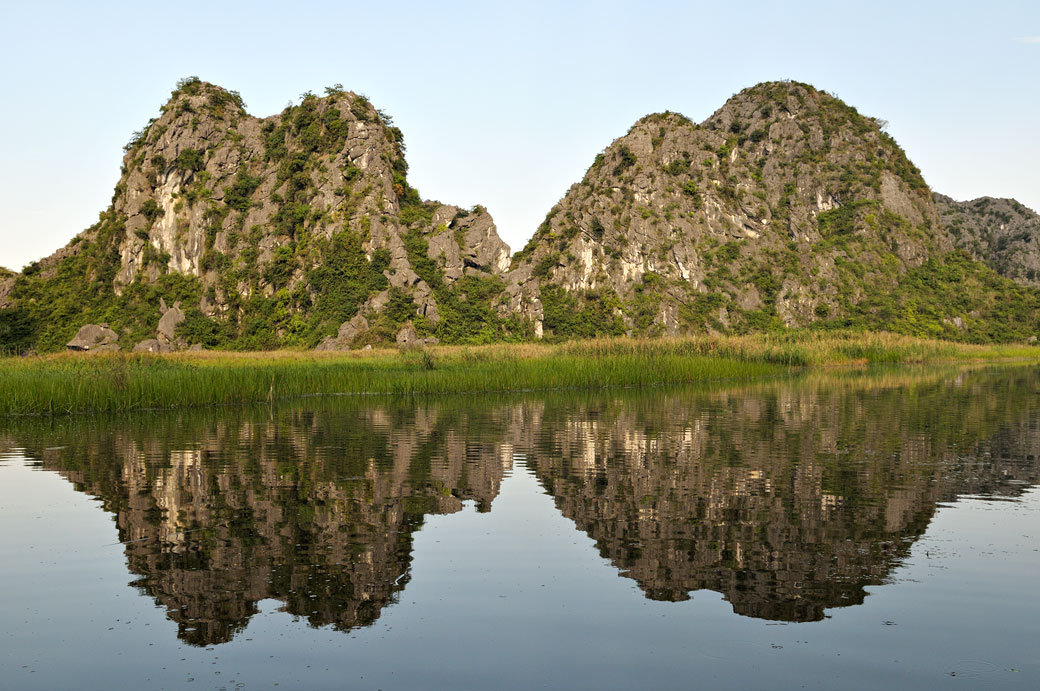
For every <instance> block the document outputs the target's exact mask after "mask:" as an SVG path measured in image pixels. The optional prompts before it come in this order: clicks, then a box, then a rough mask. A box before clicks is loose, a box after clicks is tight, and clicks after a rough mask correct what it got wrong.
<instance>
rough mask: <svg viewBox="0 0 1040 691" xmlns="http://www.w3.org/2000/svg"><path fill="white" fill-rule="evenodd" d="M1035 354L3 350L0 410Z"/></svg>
mask: <svg viewBox="0 0 1040 691" xmlns="http://www.w3.org/2000/svg"><path fill="white" fill-rule="evenodd" d="M1012 358H1017V359H1029V360H1032V361H1038V360H1040V348H1037V347H1034V346H995V347H994V346H967V345H960V344H954V343H948V342H942V341H924V340H920V339H914V338H909V337H904V336H895V335H892V334H797V335H777V336H772V335H757V336H744V337H700V338H683V339H658V340H635V339H626V338H616V339H603V340H594V341H585V342H575V343H567V344H562V345H555V346H554V345H544V344H515V345H514V344H503V345H491V346H472V347H466V346H443V347H435V348H430V349H426V350H411V351H397V350H373V351H366V352H351V353H315V352H290V351H279V352H270V353H227V352H208V353H178V354H171V355H151V354H132V355H128V354H118V353H117V354H96V355H83V354H78V353H63V354H58V355H51V356H45V357H33V358H6V359H0V415H39V414H44V415H58V414H66V413H81V412H94V411H108V412H119V411H127V410H136V409H163V408H175V407H181V406H204V405H229V404H241V403H251V402H257V401H265V400H274V399H276V398H277V399H280V398H290V397H299V396H306V395H318V394H351V395H395V396H414V395H426V394H448V393H466V392H508V391H528V390H548V389H592V388H602V387H606V386H624V387H648V386H657V385H661V384H680V383H688V382H696V381H713V380H752V379H761V378H764V377H769V376H777V375H780V374H783V373H786V372H791V371H793V370H797V369H801V368H806V367H819V366H826V365H841V364H849V363H881V362H893V363H895V362H907V363H910V362H914V363H917V362H947V361H956V360H968V361H970V360H978V361H988V360H995V359H1012Z"/></svg>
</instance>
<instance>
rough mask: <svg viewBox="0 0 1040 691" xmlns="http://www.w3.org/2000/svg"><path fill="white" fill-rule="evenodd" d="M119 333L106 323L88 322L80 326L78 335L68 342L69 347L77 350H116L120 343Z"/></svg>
mask: <svg viewBox="0 0 1040 691" xmlns="http://www.w3.org/2000/svg"><path fill="white" fill-rule="evenodd" d="M118 340H119V334H117V333H116V332H115V331H113V330H112V329H110V328H108V326H107V325H105V324H101V325H98V324H87V325H85V326H82V327H80V329H79V331H77V332H76V336H75V337H74V338H73V339H72V340H71V341H69V342H68V344H67V348H68V349H69V350H75V351H91V352H102V351H116V350H119V345H118V344H117V343H116V341H118Z"/></svg>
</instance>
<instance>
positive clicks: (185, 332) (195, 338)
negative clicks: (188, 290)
mask: <svg viewBox="0 0 1040 691" xmlns="http://www.w3.org/2000/svg"><path fill="white" fill-rule="evenodd" d="M176 333H177V337H178V338H181V339H183V340H184V342H185V343H191V344H196V343H197V344H199V345H201V346H204V347H206V348H209V349H213V348H220V347H223V346H226V345H227V344H228V343H230V342H231V341H233V340H234V338H235V330H234V323H233V322H231V321H228V320H226V319H216V318H211V317H207V316H206V315H204V314H203V313H202V312H201V311H199V308H198V307H197V306H196V305H189V306H188V307H187V308H186V309H184V321H183V322H181V323H180V324H178V325H177V331H176Z"/></svg>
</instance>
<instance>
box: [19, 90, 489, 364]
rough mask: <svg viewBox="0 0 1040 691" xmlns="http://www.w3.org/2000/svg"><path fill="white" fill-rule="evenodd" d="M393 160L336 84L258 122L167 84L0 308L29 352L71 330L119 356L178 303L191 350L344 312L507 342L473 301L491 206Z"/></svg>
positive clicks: (250, 343) (324, 321)
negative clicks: (436, 190) (462, 201)
mask: <svg viewBox="0 0 1040 691" xmlns="http://www.w3.org/2000/svg"><path fill="white" fill-rule="evenodd" d="M407 169H408V166H407V163H406V162H405V159H404V141H403V137H402V134H401V131H400V129H398V128H396V127H394V126H393V124H392V121H391V119H390V118H389V116H387V115H386V114H385V113H382V112H380V111H378V110H377V109H376V108H375V107H374V106H373V105H372V104H371V103H369V102H368V100H367V99H366V98H364V97H363V96H359V95H356V94H354V93H350V92H347V91H344V90H343V89H342V88H340V87H338V86H337V87H333V88H330V89H327V90H326V95H325V96H324V97H321V98H319V97H317V96H314V95H311V94H305V95H304V96H303V97H302V99H301V101H300V103H299V105H296V106H291V107H288V108H286V109H285V110H284V111H282V112H281V113H280V114H278V115H274V116H272V117H268V118H265V119H258V118H255V117H253V116H251V115H249V114H247V113H246V111H245V110H244V105H243V103H242V99H241V98H240V97H239V96H238V95H237V94H236V93H235V92H231V91H226V90H224V89H222V88H220V87H217V86H214V85H212V84H208V83H206V82H202V81H200V80H198V79H196V78H191V79H186V80H182V81H181V82H180V83H179V84H178V88H177V89H176V90H175V91H174V92H173V94H172V96H171V98H170V100H169V101H168V102H167V103H166V105H164V106H163V108H162V114H161V115H160V117H159V118H158V119H155V120H153V121H152V122H150V123H149V124H148V126H147V127H145V128H144V129H143V130H141V131H140V132H139V133H137V134H135V136H134V138H133V140H132V141H131V142H130V143H129V144H128V145H127V146H126V155H125V156H124V159H123V169H122V175H121V177H120V179H119V183H118V184H117V185H116V189H115V193H114V195H113V197H112V204H111V206H110V207H109V208H108V209H107V210H106V211H104V212H103V213H102V214H101V216H100V220H99V221H98V223H97V224H95V225H94V226H92V227H91V228H89V229H87V230H86V231H84V232H83V233H81V234H80V235H78V236H76V237H75V238H74V239H73V240H72V241H71V242H70V243H69V244H68V245H67V246H66V247H64V248H62V249H61V250H59V251H58V252H56V253H55V254H54V255H52V256H50V257H48V258H46V259H44V260H42V261H40V262H35V263H33V264H31V265H29V266H28V267H27V268H26V270H25V271H24V273H23V274H22V275H21V276H18V277H17V278H4V277H0V280H3V282H4V283H3V285H4V286H5V289H3V290H0V307H8V308H16V307H22V308H23V309H25V310H27V311H29V312H31V313H32V315H31V316H32V320H31V321H32V323H31V324H29V325H28V326H27V327H26V328H27V329H29V330H30V331H31V332H32V333H30V334H29V340H31V341H32V342H33V343H34V345H35V346H36V347H37V348H39V349H43V350H47V349H55V348H59V347H62V346H63V345H64V343H65V342H66V341H68V340H69V337H71V335H72V334H73V333H75V330H76V329H77V328H79V326H81V325H83V324H84V323H86V322H99V323H100V322H106V323H110V324H111V325H112V326H113V328H115V329H116V330H117V331H118V332H119V333H120V344H121V345H122V346H123V347H124V348H129V347H131V346H133V345H134V344H135V343H138V342H140V341H142V340H143V339H146V338H154V337H155V330H156V324H157V323H158V321H159V319H160V316H161V314H160V311H159V300H160V298H164V299H165V300H166V301H167V302H169V303H171V304H172V303H173V302H174V301H177V300H179V301H181V303H182V304H183V305H184V309H185V320H184V324H183V325H182V326H181V327H180V330H179V331H180V333H179V335H180V337H181V338H183V339H184V340H185V342H192V343H202V344H204V345H228V344H235V345H238V346H239V347H244V348H269V347H273V346H276V345H299V346H313V345H315V344H316V343H317V342H318V341H319V340H321V339H322V338H324V337H329V336H333V335H334V334H336V332H337V329H338V328H339V326H340V325H341V324H342V323H344V322H346V321H348V320H350V319H351V318H353V317H355V316H356V315H358V314H362V315H364V316H365V317H366V318H367V320H368V323H369V324H370V328H369V329H368V331H369V332H370V333H368V334H359V335H358V337H359V338H360V339H362V340H363V339H365V338H366V337H367V338H368V340H369V341H380V340H388V339H389V340H392V339H393V337H394V335H395V333H396V331H397V330H398V329H399V328H400V327H401V325H402V324H404V323H405V322H407V321H408V320H409V319H413V318H415V319H422V320H423V325H424V332H425V333H427V334H433V333H439V332H440V331H439V330H438V325H439V324H441V322H442V320H447V322H446V326H445V327H443V328H442V329H441V330H442V331H443V332H444V333H446V334H451V335H455V334H457V333H458V332H460V331H461V332H462V335H469V333H470V331H468V330H467V329H469V330H473V331H480V332H481V333H483V334H484V335H485V337H486V338H502V337H505V336H506V335H507V333H508V329H507V327H506V325H504V324H501V323H498V321H497V320H496V318H495V313H494V311H493V310H492V309H491V306H490V304H488V303H490V302H491V301H493V299H494V298H495V297H496V296H497V294H498V293H499V292H500V291H501V285H502V283H501V279H500V278H499V277H498V272H500V271H502V270H504V269H505V268H506V267H507V265H508V260H509V248H508V246H507V245H506V244H505V243H504V242H502V240H501V239H500V238H499V237H498V234H497V232H496V229H495V226H494V223H493V221H492V219H491V217H490V215H489V214H488V213H487V212H486V211H485V210H483V209H482V208H480V207H477V208H474V209H472V210H466V209H460V208H458V207H455V206H451V205H445V204H440V203H437V202H424V201H422V200H421V199H420V198H419V195H418V193H417V192H416V191H415V190H414V189H413V188H412V187H411V186H409V184H408V180H407V177H406V173H407ZM434 259H436V260H437V261H436V263H435V262H434ZM460 312H465V313H466V314H465V315H464V316H462V317H460V314H459V313H460ZM475 315H476V316H479V317H482V318H481V319H479V320H478V319H476V316H475ZM9 316H10V315H9ZM9 321H11V319H9ZM466 324H468V325H469V326H466ZM70 330H71V333H68V332H69V331H70Z"/></svg>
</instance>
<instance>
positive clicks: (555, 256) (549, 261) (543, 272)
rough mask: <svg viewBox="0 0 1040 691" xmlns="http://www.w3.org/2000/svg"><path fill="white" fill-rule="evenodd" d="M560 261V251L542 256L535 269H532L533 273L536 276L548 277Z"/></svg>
mask: <svg viewBox="0 0 1040 691" xmlns="http://www.w3.org/2000/svg"><path fill="white" fill-rule="evenodd" d="M559 263H560V253H559V252H553V253H551V254H548V255H546V256H544V257H542V258H541V259H540V260H539V261H538V263H537V264H535V265H534V269H532V270H531V275H532V276H534V277H535V278H548V277H549V275H550V274H551V273H552V271H553V269H555V268H556V266H557V264H559Z"/></svg>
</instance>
